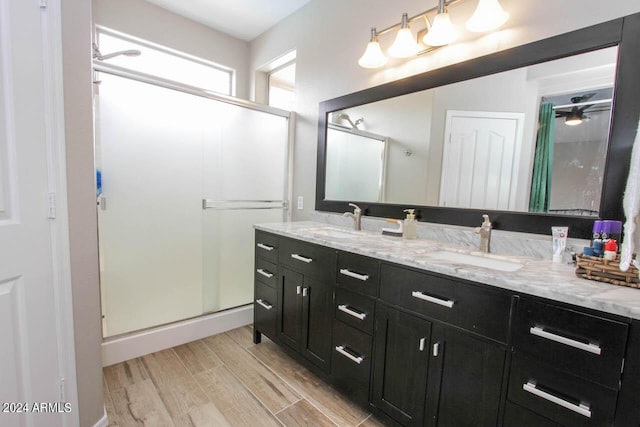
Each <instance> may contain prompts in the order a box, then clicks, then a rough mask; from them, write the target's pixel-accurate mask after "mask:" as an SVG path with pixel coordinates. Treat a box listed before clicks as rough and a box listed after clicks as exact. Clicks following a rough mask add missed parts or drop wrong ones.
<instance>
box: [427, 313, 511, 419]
mask: <svg viewBox="0 0 640 427" xmlns="http://www.w3.org/2000/svg"><path fill="white" fill-rule="evenodd" d="M430 354H431V363H430V366H429V385H428V389H427V409H426V415H425V418H426V419H425V425H428V426H495V425H497V421H498V409H499V406H500V390H501V383H502V372H503V368H504V363H505V357H506V350H504V349H502V348H500V347H499V346H497V345H495V344H492V343H489V342H486V341H483V340H481V339H479V338H476V337H474V336H472V335H470V334H467V333H464V332H461V331H459V330H457V329H454V328H451V327H450V326H444V325H440V324H436V325H434V326H433V334H432V337H431V348H430Z"/></svg>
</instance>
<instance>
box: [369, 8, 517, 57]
mask: <svg viewBox="0 0 640 427" xmlns="http://www.w3.org/2000/svg"><path fill="white" fill-rule="evenodd" d="M462 1H468V0H449V1H447V0H438V6H436V7H432V8H431V9H429V10H426V11H424V12H422V13H419V14H418V15H415V16H413V17H411V18H409V17H408V15H407V14H406V13H403V14H402V20H401V21H400V22H399V23H397V24H394V25H392V26H390V27H387V28H385V29H383V30H381V31H377V30H376V29H375V28H372V29H371V38H370V40H369V43H368V44H367V48H366V50H365V52H364V54H363V55H362V57H360V60H359V61H358V64H360V66H361V67H363V68H379V67H382V66H384V65H385V64H386V63H387V61H388V59H387V57H386V56H385V54H384V53H383V52H382V49H381V48H380V44H379V43H378V37H379V36H382V35H384V34H387V33H390V32H392V31H395V30H397V34H396V38H395V41H394V42H393V44H392V45H391V47H390V48H389V50H388V54H389V55H390V56H392V57H394V58H409V57H411V56H414V55H416V54H418V55H419V54H421V53H425V52H429V51H431V50H434V49H437V48H438V47H440V46H444V45H447V44H449V43H452V42H453V41H455V40H456V38H457V36H458V34H457V33H458V31H457V30H456V28H455V26H454V25H453V23H452V22H451V18H450V16H449V13H448V12H447V8H448V7H449V6H453V5H454V4H457V3H460V2H462ZM478 1H479V3H478V6H477V8H476V11H475V12H474V14H473V16H472V17H471V18H470V19H469V21H468V22H467V29H468V30H469V31H473V32H486V31H491V30H494V29H496V28H498V27H500V26H501V25H503V24H504V23H505V22H506V21H507V20H508V19H509V13H507V12H505V11H504V10H503V9H502V7H501V6H500V3H498V0H478ZM432 12H436V14H435V16H434V17H433V23H431V21H429V18H428V16H427V15H428V14H430V13H432ZM422 19H424V21H425V22H426V26H427V28H426V29H424V30H421V31H419V34H420V35H422V34H423V33H424V32H425V31H426V34H424V37H423V38H422V40H421V41H422V43H424V44H425V45H427V46H426V49H424V50H420V45H419V44H418V42H417V40H416V38H415V37H414V35H413V33H412V32H411V29H410V28H409V24H411V23H413V22H415V21H418V20H422Z"/></svg>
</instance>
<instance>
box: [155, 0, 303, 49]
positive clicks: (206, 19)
mask: <svg viewBox="0 0 640 427" xmlns="http://www.w3.org/2000/svg"><path fill="white" fill-rule="evenodd" d="M146 1H148V2H149V3H153V4H155V5H156V6H159V7H162V8H164V9H167V10H169V11H171V12H173V13H176V14H178V15H182V16H184V17H186V18H189V19H191V20H194V21H197V22H199V23H201V24H204V25H206V26H208V27H211V28H213V29H215V30H218V31H221V32H223V33H226V34H229V35H231V36H233V37H236V38H238V39H241V40H245V41H251V40H253V39H254V38H256V37H257V36H259V35H260V34H262V33H263V32H265V31H266V30H268V29H269V28H271V27H273V26H274V25H275V24H277V23H278V22H280V21H281V20H282V19H284V18H286V17H287V16H289V15H290V14H292V13H293V12H295V11H296V10H298V9H300V8H301V7H302V6H304V5H305V4H307V3H309V1H311V0H146Z"/></svg>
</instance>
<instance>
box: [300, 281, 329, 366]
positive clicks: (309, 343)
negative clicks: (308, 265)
mask: <svg viewBox="0 0 640 427" xmlns="http://www.w3.org/2000/svg"><path fill="white" fill-rule="evenodd" d="M305 280H306V282H305V285H304V287H303V289H302V337H301V338H302V340H301V348H300V351H301V352H302V355H303V356H304V357H306V358H307V359H309V360H310V361H311V362H313V363H314V364H316V365H318V366H319V367H321V368H323V369H324V370H325V371H327V372H329V365H330V360H331V324H332V323H333V322H332V319H333V286H332V285H328V284H326V283H323V282H321V281H318V280H313V279H310V278H308V277H306V278H305Z"/></svg>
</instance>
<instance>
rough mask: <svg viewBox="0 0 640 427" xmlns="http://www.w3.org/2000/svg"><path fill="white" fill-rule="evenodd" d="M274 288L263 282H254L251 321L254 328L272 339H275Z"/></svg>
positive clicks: (275, 299) (275, 297)
mask: <svg viewBox="0 0 640 427" xmlns="http://www.w3.org/2000/svg"><path fill="white" fill-rule="evenodd" d="M276 301H277V294H276V290H275V289H273V288H270V287H268V286H266V285H265V284H263V283H260V282H256V283H255V301H254V304H253V323H254V327H255V328H256V330H258V331H259V332H261V333H263V334H265V335H266V336H268V337H269V338H271V339H272V340H275V339H276Z"/></svg>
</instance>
